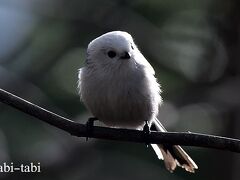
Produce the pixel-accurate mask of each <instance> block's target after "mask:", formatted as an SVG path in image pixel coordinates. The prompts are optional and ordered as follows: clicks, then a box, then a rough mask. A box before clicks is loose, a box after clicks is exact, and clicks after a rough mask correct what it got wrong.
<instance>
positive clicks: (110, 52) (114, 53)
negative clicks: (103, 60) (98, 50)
mask: <svg viewBox="0 0 240 180" xmlns="http://www.w3.org/2000/svg"><path fill="white" fill-rule="evenodd" d="M107 55H108V56H109V57H110V58H114V57H115V56H116V55H117V53H116V52H115V51H108V53H107Z"/></svg>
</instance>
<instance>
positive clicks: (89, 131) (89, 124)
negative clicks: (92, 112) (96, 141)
mask: <svg viewBox="0 0 240 180" xmlns="http://www.w3.org/2000/svg"><path fill="white" fill-rule="evenodd" d="M96 120H98V118H96V117H90V118H89V119H88V121H87V123H86V131H87V136H86V141H88V138H89V136H91V134H92V131H93V126H94V121H96Z"/></svg>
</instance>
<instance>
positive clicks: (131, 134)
mask: <svg viewBox="0 0 240 180" xmlns="http://www.w3.org/2000/svg"><path fill="white" fill-rule="evenodd" d="M0 102H3V103H5V104H8V105H9V106H12V107H14V108H16V109H18V110H20V111H22V112H24V113H27V114H29V115H32V116H34V117H36V118H37V119H39V120H41V121H44V122H46V123H48V124H50V125H52V126H55V127H57V128H59V129H61V130H64V131H66V132H68V133H70V134H71V135H73V136H78V137H92V138H100V139H108V140H117V141H130V142H138V143H145V141H146V138H143V132H142V131H139V130H130V129H116V128H106V127H97V126H94V127H93V129H92V131H91V133H90V134H89V133H87V128H86V126H85V125H83V124H80V123H76V122H74V121H71V120H69V119H67V118H65V117H62V116H60V115H58V114H55V113H53V112H50V111H48V110H46V109H43V108H41V107H39V106H37V105H35V104H33V103H30V102H28V101H26V100H24V99H22V98H20V97H17V96H15V95H13V94H11V93H9V92H7V91H5V90H3V89H0ZM147 139H148V142H149V143H153V144H155V143H156V144H157V143H158V144H159V143H165V144H172V145H184V146H198V147H207V148H215V149H222V150H228V151H232V152H238V153H240V140H238V139H232V138H226V137H220V136H213V135H206V134H198V133H186V132H151V133H150V134H149V135H148V138H147Z"/></svg>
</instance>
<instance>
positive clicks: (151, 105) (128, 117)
mask: <svg viewBox="0 0 240 180" xmlns="http://www.w3.org/2000/svg"><path fill="white" fill-rule="evenodd" d="M161 92H162V91H161V86H160V83H158V80H157V79H156V77H155V71H154V69H153V67H152V66H151V65H150V63H149V62H148V61H147V59H146V58H145V57H144V56H143V54H142V53H141V52H140V50H139V49H138V47H137V45H136V44H135V42H134V40H133V37H132V36H131V35H130V34H129V33H128V32H125V31H111V32H107V33H105V34H103V35H101V36H99V37H97V38H95V39H94V40H92V41H91V42H90V43H89V44H88V47H87V52H86V60H85V64H84V66H83V67H82V68H80V69H79V71H78V93H79V95H80V98H81V101H82V102H83V103H84V105H85V106H86V108H87V109H88V110H89V111H90V112H91V113H92V114H93V116H94V117H96V118H97V119H98V120H99V121H101V122H102V123H104V124H105V125H106V126H108V127H114V128H127V129H138V130H139V129H144V125H146V122H147V123H148V124H149V126H150V127H155V129H156V130H157V131H160V132H166V131H167V130H166V129H165V128H164V126H163V125H162V124H161V122H160V121H159V120H158V119H157V117H158V114H159V108H161V104H162V101H163V100H162V97H161ZM151 146H152V148H153V149H154V151H155V153H156V154H157V157H158V158H159V159H162V160H164V164H165V167H166V169H167V170H169V171H170V172H173V171H174V170H175V169H176V167H177V166H180V167H182V168H183V169H185V170H186V171H188V172H191V173H194V172H195V170H196V169H198V166H197V165H196V163H195V162H194V161H193V160H192V159H191V157H190V156H189V155H188V154H187V153H186V152H185V151H184V150H183V149H182V148H181V147H180V146H179V145H167V144H151Z"/></svg>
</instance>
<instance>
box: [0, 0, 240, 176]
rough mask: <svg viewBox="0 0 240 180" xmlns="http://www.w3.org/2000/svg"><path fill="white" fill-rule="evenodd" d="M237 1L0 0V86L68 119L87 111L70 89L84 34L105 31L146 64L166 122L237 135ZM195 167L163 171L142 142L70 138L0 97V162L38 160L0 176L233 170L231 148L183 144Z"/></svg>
mask: <svg viewBox="0 0 240 180" xmlns="http://www.w3.org/2000/svg"><path fill="white" fill-rule="evenodd" d="M239 7H240V1H238V0H194V1H193V0H181V1H178V0H168V1H167V0H166V1H164V0H132V1H123V0H122V1H121V0H118V1H111V0H101V1H100V0H99V1H97V0H94V1H87V0H81V1H80V0H71V1H68V0H20V1H19V0H1V1H0V88H3V89H5V90H8V91H10V92H12V93H15V94H17V95H18V96H21V97H23V98H25V99H27V100H29V101H31V102H33V103H35V104H38V105H40V106H42V107H44V108H47V109H49V110H51V111H54V112H56V113H58V114H61V115H63V116H66V117H69V118H71V119H73V120H74V121H78V122H81V123H85V122H86V120H87V118H88V117H89V116H91V115H90V114H89V113H88V112H87V111H86V109H85V107H84V106H83V104H82V103H81V102H80V101H79V97H78V95H77V90H76V87H77V72H78V68H80V67H81V66H82V65H83V63H84V59H85V51H86V47H87V45H88V43H89V42H90V41H91V40H92V39H94V38H96V37H97V36H99V35H101V34H103V33H106V32H108V31H112V30H124V31H127V32H129V33H130V34H132V36H133V37H134V39H135V42H136V43H137V44H138V47H139V48H140V50H141V51H142V52H143V54H144V55H145V57H146V58H147V59H148V60H149V62H150V63H151V64H152V66H153V67H154V69H155V71H156V74H157V78H158V80H159V82H160V83H161V85H162V89H163V94H162V96H163V99H164V105H163V106H162V108H161V113H160V117H159V119H160V120H161V121H162V122H163V124H164V125H165V126H166V128H167V129H168V130H169V131H191V132H200V133H209V134H215V135H221V136H228V137H234V138H240V131H239V127H240V122H239V119H240V95H239V94H240V65H239V63H240V61H239V57H240V54H239V52H240V44H239V43H240V39H239V34H240V29H239V27H240V26H239V25H240V19H239V18H240V11H239ZM185 149H186V150H187V151H188V152H189V154H191V156H192V158H193V159H194V160H195V161H196V163H197V164H198V166H199V170H198V171H197V173H195V174H188V173H186V172H184V171H183V170H182V169H180V168H178V169H177V170H176V172H175V173H173V174H171V173H169V172H168V171H167V170H165V168H164V165H163V162H162V161H159V160H158V159H157V158H156V156H155V154H154V152H153V150H152V149H151V148H146V147H145V146H144V145H143V144H134V143H119V142H112V141H104V140H95V139H90V141H88V142H86V141H85V139H84V138H76V137H71V136H70V135H68V134H67V133H65V132H62V131H61V130H58V129H56V128H54V127H52V126H49V125H47V124H44V123H43V122H40V121H38V120H36V119H34V118H33V117H30V116H28V115H26V114H24V113H22V112H19V111H17V110H15V109H13V108H11V107H8V106H6V105H4V104H0V165H2V164H3V162H13V163H14V164H15V165H19V164H22V163H23V164H29V163H30V162H33V163H35V164H36V163H37V162H40V163H41V170H42V172H41V173H33V174H24V173H0V179H6V180H8V179H46V180H47V179H56V180H65V179H67V180H78V179H86V180H88V179H89V180H90V179H103V180H108V179H109V180H110V179H111V180H112V179H138V180H140V179H152V180H153V179H170V180H181V179H195V180H196V179H199V180H200V179H218V180H225V179H227V180H238V179H239V178H240V171H239V168H240V156H239V154H236V153H231V152H227V151H220V150H213V149H206V148H197V147H192V148H190V147H185Z"/></svg>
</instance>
